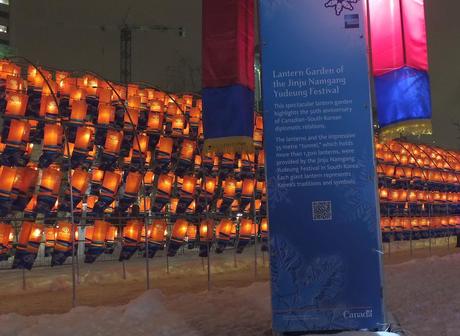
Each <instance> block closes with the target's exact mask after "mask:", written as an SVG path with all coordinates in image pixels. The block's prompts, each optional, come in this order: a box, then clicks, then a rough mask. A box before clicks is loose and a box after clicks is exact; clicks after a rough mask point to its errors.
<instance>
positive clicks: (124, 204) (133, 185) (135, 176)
mask: <svg viewBox="0 0 460 336" xmlns="http://www.w3.org/2000/svg"><path fill="white" fill-rule="evenodd" d="M141 182H142V175H141V173H138V172H129V173H128V176H127V177H126V183H125V191H124V192H123V195H122V196H121V197H120V200H119V203H118V208H119V210H120V211H121V212H124V211H126V210H128V208H129V207H130V206H131V205H132V204H133V203H134V202H135V201H136V199H137V194H138V193H139V189H140V187H141Z"/></svg>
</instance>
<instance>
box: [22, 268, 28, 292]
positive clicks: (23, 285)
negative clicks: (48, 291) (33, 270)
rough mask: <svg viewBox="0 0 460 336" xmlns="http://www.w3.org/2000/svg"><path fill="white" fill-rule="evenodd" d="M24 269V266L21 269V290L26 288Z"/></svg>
mask: <svg viewBox="0 0 460 336" xmlns="http://www.w3.org/2000/svg"><path fill="white" fill-rule="evenodd" d="M26 289H27V286H26V270H25V268H23V269H22V290H26Z"/></svg>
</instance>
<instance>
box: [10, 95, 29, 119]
mask: <svg viewBox="0 0 460 336" xmlns="http://www.w3.org/2000/svg"><path fill="white" fill-rule="evenodd" d="M27 99H28V96H27V95H26V94H25V93H19V92H18V93H11V94H9V95H8V96H7V97H6V109H5V116H9V117H23V116H24V115H25V114H26V107H27Z"/></svg>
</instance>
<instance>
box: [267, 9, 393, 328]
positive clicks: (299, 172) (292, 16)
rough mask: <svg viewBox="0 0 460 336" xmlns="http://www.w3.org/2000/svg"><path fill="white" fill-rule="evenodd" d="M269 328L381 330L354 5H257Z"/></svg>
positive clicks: (362, 57)
mask: <svg viewBox="0 0 460 336" xmlns="http://www.w3.org/2000/svg"><path fill="white" fill-rule="evenodd" d="M259 3H260V22H261V45H262V77H263V99H264V122H265V125H264V131H265V153H266V169H267V188H268V189H267V190H268V210H269V211H268V212H269V224H270V258H271V264H270V265H271V277H272V285H271V288H272V307H273V328H274V330H275V331H277V332H315V331H341V330H360V329H372V330H376V329H381V328H383V324H384V322H385V318H384V308H383V298H382V295H383V294H382V271H381V252H380V251H381V242H380V230H379V215H378V203H377V187H376V173H375V162H374V150H373V132H372V120H371V109H370V106H371V104H370V91H369V67H368V60H367V49H366V41H365V22H366V20H365V18H364V11H363V4H362V2H361V1H345V0H344V1H326V0H265V1H260V2H259Z"/></svg>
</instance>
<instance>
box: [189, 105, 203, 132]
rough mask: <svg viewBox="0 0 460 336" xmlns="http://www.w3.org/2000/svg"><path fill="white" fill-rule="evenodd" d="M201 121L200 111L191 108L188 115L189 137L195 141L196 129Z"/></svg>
mask: <svg viewBox="0 0 460 336" xmlns="http://www.w3.org/2000/svg"><path fill="white" fill-rule="evenodd" d="M200 121H201V111H200V109H199V108H197V107H192V109H191V110H190V114H189V125H190V136H191V138H192V139H196V137H197V136H198V127H199V126H200Z"/></svg>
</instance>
